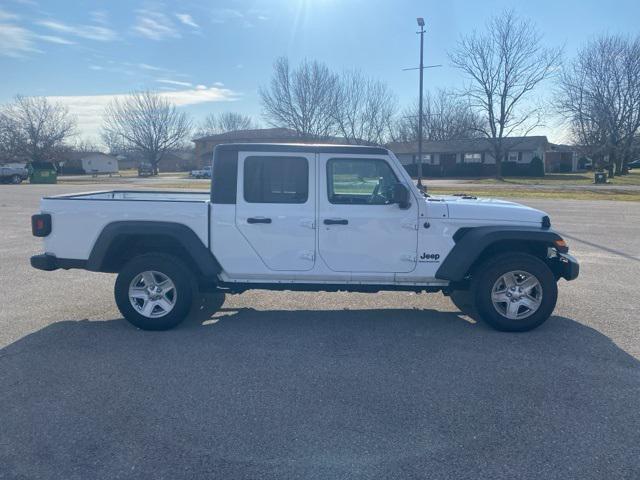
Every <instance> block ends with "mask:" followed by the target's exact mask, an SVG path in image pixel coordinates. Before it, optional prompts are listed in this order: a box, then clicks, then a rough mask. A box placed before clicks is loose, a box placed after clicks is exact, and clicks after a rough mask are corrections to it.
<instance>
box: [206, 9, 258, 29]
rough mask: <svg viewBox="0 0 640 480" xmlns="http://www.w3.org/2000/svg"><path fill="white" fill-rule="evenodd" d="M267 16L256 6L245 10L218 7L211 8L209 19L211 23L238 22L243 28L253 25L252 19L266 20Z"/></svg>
mask: <svg viewBox="0 0 640 480" xmlns="http://www.w3.org/2000/svg"><path fill="white" fill-rule="evenodd" d="M268 19H269V17H268V16H267V12H266V11H264V10H261V9H257V8H251V9H249V10H247V11H242V10H237V9H235V8H218V9H216V10H213V12H212V14H211V21H212V22H213V23H226V22H231V21H234V22H240V23H241V24H242V25H243V26H244V27H245V28H251V27H253V26H254V21H256V20H259V21H266V20H268Z"/></svg>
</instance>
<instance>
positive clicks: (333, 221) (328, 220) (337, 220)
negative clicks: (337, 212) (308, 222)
mask: <svg viewBox="0 0 640 480" xmlns="http://www.w3.org/2000/svg"><path fill="white" fill-rule="evenodd" d="M324 224H325V225H348V224H349V220H346V219H344V218H325V219H324Z"/></svg>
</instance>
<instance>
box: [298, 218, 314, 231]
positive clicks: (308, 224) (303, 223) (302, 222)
mask: <svg viewBox="0 0 640 480" xmlns="http://www.w3.org/2000/svg"><path fill="white" fill-rule="evenodd" d="M300 226H302V227H307V228H311V229H315V228H316V222H315V221H314V220H311V219H308V218H303V219H302V220H300Z"/></svg>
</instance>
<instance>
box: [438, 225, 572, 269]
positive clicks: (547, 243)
mask: <svg viewBox="0 0 640 480" xmlns="http://www.w3.org/2000/svg"><path fill="white" fill-rule="evenodd" d="M453 239H454V241H455V242H456V244H455V246H454V247H453V248H452V249H451V251H450V252H449V254H448V255H447V258H445V260H444V261H443V262H442V265H441V266H440V268H438V270H437V272H436V278H438V279H442V280H449V281H450V282H463V281H464V280H465V278H466V277H467V276H468V275H469V274H471V273H472V272H473V270H474V269H475V268H477V267H478V266H479V265H480V264H482V263H483V262H484V261H485V260H487V259H488V258H491V257H492V256H495V255H497V254H501V253H507V252H520V253H528V254H530V255H533V256H535V257H537V258H540V259H541V260H543V261H544V260H546V258H547V251H548V248H549V247H555V243H554V242H555V241H557V240H562V237H560V235H558V234H557V233H556V232H554V231H552V230H546V229H541V228H536V227H511V226H489V227H471V228H462V229H460V230H458V231H457V232H456V233H455V234H454V235H453Z"/></svg>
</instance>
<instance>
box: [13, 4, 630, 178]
mask: <svg viewBox="0 0 640 480" xmlns="http://www.w3.org/2000/svg"><path fill="white" fill-rule="evenodd" d="M449 59H450V62H451V65H452V66H453V67H454V68H456V69H457V70H458V71H459V72H460V73H461V75H462V78H463V79H464V84H463V86H462V87H461V88H459V89H456V90H450V89H442V90H435V91H430V92H426V95H425V101H424V109H423V125H424V126H423V140H424V141H432V140H452V139H466V138H485V139H486V140H487V142H488V143H489V145H490V146H491V150H492V154H493V156H494V158H495V159H496V164H497V172H498V176H500V175H501V164H502V162H503V161H504V159H505V156H506V153H507V152H506V151H505V147H504V144H505V142H504V139H505V138H507V137H510V136H516V135H519V136H525V135H527V134H529V133H530V132H531V131H532V130H533V129H535V128H537V127H541V126H543V125H545V120H546V119H548V118H549V115H551V114H555V115H556V116H558V115H559V116H560V118H562V119H563V120H564V121H565V127H566V128H567V129H568V131H569V132H570V139H571V142H572V143H573V144H574V145H575V146H576V148H577V149H579V150H580V152H581V153H582V154H583V155H584V156H588V157H591V158H594V160H596V161H598V162H599V163H600V164H601V165H604V166H606V167H607V168H608V169H609V174H610V175H616V174H625V173H626V172H627V170H628V169H627V164H628V163H629V161H631V160H632V159H633V158H634V155H636V154H637V153H638V146H639V144H640V142H639V132H640V36H637V37H635V38H631V37H626V36H622V35H611V34H606V35H603V36H601V37H599V38H596V39H594V40H591V41H589V42H587V43H586V44H585V45H583V46H582V47H581V48H580V49H579V51H578V53H577V55H576V56H575V57H574V58H572V59H569V60H566V59H565V60H563V58H562V49H561V48H550V47H546V46H544V42H543V38H542V36H541V34H540V33H538V29H537V27H536V25H535V24H533V23H532V22H530V21H528V20H526V19H523V18H520V17H518V16H517V15H515V14H514V13H513V12H512V11H505V12H503V13H501V14H499V15H497V16H495V17H494V18H492V19H490V20H489V22H488V23H487V25H486V28H485V29H484V30H483V31H482V32H474V33H471V34H468V35H463V36H462V37H461V38H460V39H459V41H458V43H457V45H456V47H455V48H454V49H453V50H452V51H451V52H449ZM545 83H549V84H550V86H555V90H554V96H553V98H552V102H551V104H547V105H545V104H542V103H540V102H539V101H538V98H539V95H537V94H536V92H537V91H538V90H539V89H540V88H541V85H543V84H545ZM258 93H259V97H260V104H261V107H262V120H263V121H264V123H265V124H267V125H269V126H273V127H284V128H288V129H291V130H293V131H294V132H296V134H297V135H298V136H299V137H300V138H301V140H317V141H322V140H328V139H332V138H335V137H338V138H340V139H341V140H342V141H344V142H346V143H351V144H386V143H389V142H414V141H417V139H418V131H417V130H418V129H417V125H418V115H419V114H418V102H417V99H416V101H414V102H412V104H411V105H408V106H405V107H404V108H403V109H400V108H399V104H398V99H397V96H396V95H395V94H394V93H393V91H392V90H391V88H390V87H389V86H388V85H387V84H386V83H384V82H382V81H380V80H378V79H375V78H371V77H368V76H367V75H365V74H363V73H362V72H361V71H358V70H348V71H343V72H335V71H333V70H331V69H330V68H329V67H328V66H327V65H326V64H324V63H322V62H319V61H316V60H303V61H302V62H300V63H298V64H297V65H291V63H290V61H289V60H288V59H287V58H286V57H281V58H278V59H277V60H276V61H275V62H274V66H273V72H272V75H271V79H270V81H269V82H268V83H267V84H264V85H262V86H261V87H260V89H259V91H258ZM260 125H261V123H260V122H258V121H256V120H255V119H253V118H251V117H250V116H247V115H244V114H241V113H237V112H225V113H221V114H211V115H209V116H208V117H207V118H205V120H204V121H203V122H201V123H200V124H198V125H196V124H194V122H193V120H192V119H191V118H190V117H189V116H188V115H187V114H186V113H185V112H183V111H181V110H180V109H179V108H177V107H176V106H175V105H173V104H172V103H171V102H170V101H169V100H168V99H167V98H166V96H163V95H161V94H158V93H156V92H152V91H136V92H132V93H131V94H130V95H128V96H126V97H123V98H121V99H115V100H113V101H112V102H111V103H110V104H109V105H108V106H107V108H106V110H105V112H104V118H103V128H102V132H101V139H102V142H103V143H104V144H105V145H106V146H107V147H108V149H109V150H110V152H112V153H123V152H134V151H135V152H137V153H139V154H140V155H141V156H142V157H144V159H145V160H146V161H147V162H148V163H150V164H152V165H153V166H154V168H155V169H156V170H157V166H158V163H159V162H160V161H161V159H162V157H163V156H164V154H165V153H166V152H167V151H170V150H175V149H178V148H184V147H185V145H187V144H188V143H189V140H191V138H193V137H194V136H196V137H197V136H204V135H208V134H216V133H223V132H228V131H234V130H246V129H252V128H258V127H259V126H260ZM76 130H77V129H76V121H75V119H74V118H73V117H72V116H71V115H70V114H69V111H68V109H66V108H65V107H64V106H62V105H60V104H55V103H51V102H50V101H48V100H47V99H46V98H44V97H24V96H18V97H16V98H15V100H14V101H13V102H11V103H9V104H7V105H4V106H1V107H0V155H1V156H2V157H3V158H5V159H7V158H21V159H27V160H29V161H33V162H38V161H46V160H50V161H51V160H54V161H55V160H56V159H57V158H59V157H60V155H62V154H63V152H64V151H65V149H66V150H68V149H69V148H70V145H71V144H72V140H73V138H74V135H75V133H76ZM75 148H77V149H78V148H80V149H82V148H88V146H87V145H81V144H78V143H76V145H75Z"/></svg>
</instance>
